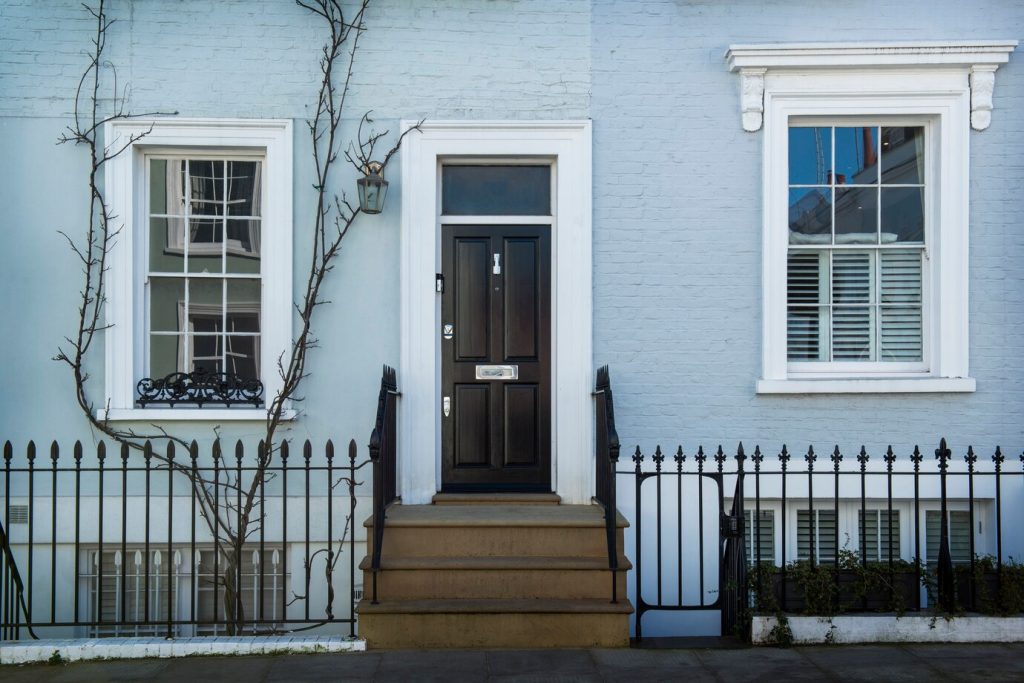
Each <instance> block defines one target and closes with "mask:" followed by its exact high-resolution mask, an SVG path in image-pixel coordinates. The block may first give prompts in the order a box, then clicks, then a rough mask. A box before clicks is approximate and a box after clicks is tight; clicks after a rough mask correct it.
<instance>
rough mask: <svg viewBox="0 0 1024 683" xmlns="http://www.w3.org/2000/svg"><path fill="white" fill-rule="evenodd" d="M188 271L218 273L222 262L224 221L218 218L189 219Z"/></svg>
mask: <svg viewBox="0 0 1024 683" xmlns="http://www.w3.org/2000/svg"><path fill="white" fill-rule="evenodd" d="M188 227H189V243H188V271H189V272H190V273H220V272H223V271H222V270H221V266H222V264H223V262H224V253H223V252H224V245H223V238H224V221H223V220H222V219H220V218H189V219H188Z"/></svg>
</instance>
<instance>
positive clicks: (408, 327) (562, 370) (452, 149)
mask: <svg viewBox="0 0 1024 683" xmlns="http://www.w3.org/2000/svg"><path fill="white" fill-rule="evenodd" d="M414 125H416V122H415V121H402V130H403V131H404V130H408V129H409V128H411V127H412V126H414ZM458 156H465V157H511V158H520V159H521V158H523V157H539V158H545V159H547V160H550V159H554V167H555V170H556V180H555V194H554V200H555V209H554V214H555V216H556V218H555V221H554V225H553V227H552V229H553V230H554V233H555V234H554V235H553V239H552V255H551V256H552V258H551V262H552V264H553V265H552V267H553V270H554V272H553V273H552V292H551V295H552V300H551V316H552V320H553V324H552V339H551V343H552V346H553V349H552V351H553V353H552V359H553V364H552V377H551V379H552V406H551V410H552V415H551V424H552V454H551V455H552V458H551V460H552V471H551V485H552V488H553V489H554V491H555V492H556V493H558V494H559V495H560V496H561V497H562V500H563V502H565V503H571V504H585V503H589V502H590V501H591V497H592V496H593V495H594V411H593V402H592V398H591V391H592V390H593V387H592V384H593V368H592V365H593V339H592V329H593V302H592V291H593V289H592V272H593V271H592V228H591V187H592V184H591V125H590V121H528V122H524V121H427V122H426V123H424V124H423V125H422V126H421V129H420V131H419V132H413V133H411V134H410V135H409V136H408V137H407V138H406V139H405V141H404V143H403V145H402V154H401V157H402V184H401V194H402V227H401V283H400V299H401V309H400V313H399V319H400V328H401V343H400V348H401V354H400V361H399V368H398V386H399V390H400V391H401V392H402V398H401V399H400V401H399V407H398V472H399V473H398V486H399V495H400V496H401V497H402V501H403V502H404V503H406V504H410V505H421V504H426V503H429V502H430V500H431V498H432V497H433V495H434V494H435V493H437V491H439V490H440V488H441V460H440V454H441V410H440V400H439V394H440V390H439V387H440V382H441V355H440V346H439V343H440V338H441V335H440V326H441V297H440V295H439V294H438V293H437V292H436V291H435V281H434V280H435V276H436V274H437V273H439V272H440V271H441V246H440V244H441V240H440V224H439V222H438V216H439V211H438V205H437V200H438V196H439V195H438V189H439V188H438V165H439V163H440V160H441V159H444V158H450V157H458Z"/></svg>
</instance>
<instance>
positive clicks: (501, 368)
mask: <svg viewBox="0 0 1024 683" xmlns="http://www.w3.org/2000/svg"><path fill="white" fill-rule="evenodd" d="M476 378H477V379H519V366H518V365H478V366H476Z"/></svg>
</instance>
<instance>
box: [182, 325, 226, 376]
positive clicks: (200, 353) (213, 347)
mask: <svg viewBox="0 0 1024 683" xmlns="http://www.w3.org/2000/svg"><path fill="white" fill-rule="evenodd" d="M223 339H224V337H222V336H221V335H219V334H192V335H189V340H190V342H191V344H192V371H193V372H197V371H200V370H201V371H203V372H211V373H212V372H222V370H221V343H222V340H223Z"/></svg>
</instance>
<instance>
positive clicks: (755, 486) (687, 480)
mask: <svg viewBox="0 0 1024 683" xmlns="http://www.w3.org/2000/svg"><path fill="white" fill-rule="evenodd" d="M710 458H711V459H713V464H712V463H709V462H708V460H709V456H708V455H706V454H705V451H704V449H703V447H698V448H697V451H696V455H695V456H694V457H693V458H692V462H693V463H694V464H693V466H688V465H689V463H687V455H685V454H684V452H683V449H682V447H681V446H680V447H679V448H678V449H677V450H676V453H675V455H674V457H673V458H672V460H674V465H675V466H674V467H672V466H671V465H670V464H669V463H668V462H666V461H667V460H668V458H667V457H666V455H665V454H664V453H663V452H662V449H661V447H660V446H659V447H657V448H656V449H655V451H654V454H653V456H652V457H650V458H649V459H648V457H647V456H645V455H644V454H643V453H642V452H641V450H640V448H639V447H637V449H636V451H635V453H634V455H633V461H634V467H633V469H631V470H620V471H618V472H617V474H618V476H619V477H631V478H632V480H633V481H632V484H633V488H634V494H635V498H634V501H633V505H634V508H633V510H631V511H627V516H628V517H630V518H631V519H632V520H633V521H634V527H635V528H634V531H633V537H634V541H635V545H634V557H633V558H632V559H633V562H634V565H635V579H636V581H635V586H636V588H635V591H636V593H635V600H634V604H635V606H636V609H637V618H636V635H637V637H641V636H642V623H643V621H642V618H643V616H644V614H645V613H646V612H648V611H651V610H669V611H671V610H701V609H719V610H721V611H722V627H723V633H728V632H729V631H728V629H731V628H732V629H735V627H736V626H737V625H741V624H742V619H741V617H742V616H743V615H744V613H749V611H750V610H751V609H752V610H754V611H761V612H776V611H782V612H799V613H808V614H811V613H817V614H821V613H826V614H835V613H867V612H878V611H889V612H898V613H899V612H902V611H904V610H910V611H914V610H921V609H937V610H939V611H942V612H945V613H956V612H960V611H964V610H966V611H981V612H990V613H1007V612H1012V613H1020V612H1022V611H1024V593H1022V591H1021V590H1020V587H1021V586H1024V566H1022V565H1021V564H1020V562H1019V561H1015V560H1013V559H1012V558H1011V557H1009V556H1008V555H1007V554H1006V553H1005V552H1004V543H1003V541H1004V535H1005V534H1004V528H1003V510H1004V507H1005V502H1004V491H1005V484H1006V481H1005V480H1006V479H1007V477H1011V478H1013V479H1014V480H1015V481H1017V482H1020V481H1021V477H1022V476H1024V471H1012V472H1011V471H1007V470H1006V469H1005V467H1004V465H1005V463H1006V458H1005V456H1004V455H1003V452H1002V450H1001V448H999V447H996V448H995V449H994V452H993V453H992V455H991V456H990V461H991V463H992V465H991V466H990V467H988V468H985V469H981V468H980V467H979V461H980V458H979V456H978V455H977V453H976V452H975V450H974V449H973V447H970V446H968V447H967V448H966V449H964V450H963V451H961V457H959V458H957V457H954V454H953V450H952V449H951V448H950V447H949V446H948V444H947V442H946V440H945V439H941V440H940V442H939V445H938V448H936V449H935V451H934V459H932V458H928V459H926V458H925V456H924V454H923V453H922V451H921V450H920V449H919V448H917V447H914V448H913V450H912V451H910V452H907V453H905V454H897V452H896V451H895V450H894V449H893V448H892V447H889V448H887V449H886V450H885V451H884V453H882V454H881V456H880V457H873V456H872V455H871V454H870V453H869V452H868V451H867V449H866V448H865V447H864V446H861V447H860V449H859V450H858V451H857V452H856V454H855V456H854V457H852V458H846V457H845V456H844V454H843V453H842V452H841V451H840V449H839V447H838V446H836V447H835V448H833V449H832V450H831V452H830V453H829V455H828V456H827V458H828V463H829V466H827V467H819V466H818V464H819V463H818V454H817V453H816V452H815V450H814V448H813V447H812V448H808V449H807V451H806V453H803V454H802V458H801V459H802V460H803V462H802V463H801V464H802V466H799V467H797V466H793V462H791V461H793V460H796V458H795V457H794V456H793V454H792V453H791V452H790V451H789V450H788V448H787V447H786V446H783V447H782V448H781V450H780V451H779V453H778V456H777V459H776V461H777V463H778V466H777V467H771V466H770V465H769V464H768V458H767V457H766V456H765V455H764V454H763V453H762V451H761V449H760V447H756V448H755V449H754V451H753V454H752V455H750V456H748V455H747V454H746V453H745V452H744V449H743V445H742V444H740V445H739V446H738V448H737V449H736V451H735V452H734V453H733V454H730V455H727V454H726V452H725V451H724V450H723V449H722V447H721V446H719V447H718V450H717V452H716V453H715V454H714V455H713V456H710ZM823 459H824V458H823ZM1020 461H1021V464H1022V465H1024V454H1022V455H1021V456H1020ZM851 462H852V466H850V464H848V463H851ZM621 483H622V482H620V484H621ZM729 484H732V485H733V486H734V493H733V500H732V504H731V506H729V508H728V510H727V509H726V505H725V502H726V501H725V500H724V498H723V491H724V489H725V488H726V486H728V485H729ZM709 488H710V489H711V490H710V491H706V490H705V489H709ZM1015 488H1016V487H1015ZM716 505H717V508H718V509H717V512H718V517H719V519H720V525H719V528H715V526H714V524H713V523H711V521H712V520H711V519H709V518H708V515H712V514H714V511H715V510H714V508H715V507H716ZM794 522H795V524H794ZM652 524H653V525H654V527H655V528H654V529H653V531H652V530H651V529H650V525H652ZM794 539H795V542H794ZM714 543H719V544H720V545H719V546H718V547H719V548H720V552H710V551H708V552H706V548H709V547H713V546H712V544H714ZM652 560H653V562H654V564H655V571H654V572H651V571H650V570H649V569H648V567H649V566H650V563H651V561H652ZM709 562H710V563H712V564H713V563H714V562H717V563H718V566H717V567H715V566H707V565H708V563H709ZM716 576H717V584H716V583H715V579H716ZM687 585H689V586H690V588H687Z"/></svg>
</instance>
